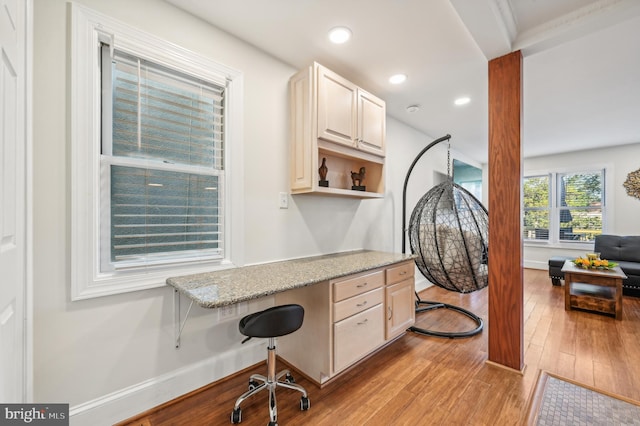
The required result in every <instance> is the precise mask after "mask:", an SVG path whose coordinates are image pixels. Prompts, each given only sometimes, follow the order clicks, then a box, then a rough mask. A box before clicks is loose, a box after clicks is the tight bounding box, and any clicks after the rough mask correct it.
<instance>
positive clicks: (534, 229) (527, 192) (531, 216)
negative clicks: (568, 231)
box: [523, 175, 549, 240]
mask: <svg viewBox="0 0 640 426" xmlns="http://www.w3.org/2000/svg"><path fill="white" fill-rule="evenodd" d="M523 192H524V194H523V195H524V227H523V237H524V238H525V239H532V240H548V239H549V176H548V175H545V176H531V177H525V178H524V184H523Z"/></svg>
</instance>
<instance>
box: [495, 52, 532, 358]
mask: <svg viewBox="0 0 640 426" xmlns="http://www.w3.org/2000/svg"><path fill="white" fill-rule="evenodd" d="M521 120H522V54H521V52H520V51H516V52H513V53H510V54H508V55H505V56H501V57H499V58H496V59H493V60H491V61H489V211H490V212H491V214H490V215H489V247H490V252H491V255H490V256H489V287H488V288H489V316H490V318H491V322H490V323H489V359H490V360H491V361H493V362H495V363H498V364H502V365H504V366H507V367H509V368H512V369H515V370H521V369H522V368H523V367H524V362H523V360H524V337H523V325H524V320H523V277H522V235H521V222H522V218H521V214H520V206H521V192H522V191H521V182H522V144H521V140H520V137H521V133H522V131H521Z"/></svg>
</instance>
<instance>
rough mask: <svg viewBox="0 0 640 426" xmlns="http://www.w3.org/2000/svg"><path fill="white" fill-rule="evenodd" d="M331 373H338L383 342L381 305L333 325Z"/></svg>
mask: <svg viewBox="0 0 640 426" xmlns="http://www.w3.org/2000/svg"><path fill="white" fill-rule="evenodd" d="M333 339H334V342H333V355H334V356H333V371H334V372H338V371H340V370H342V369H344V368H346V367H348V366H350V365H351V364H353V363H354V362H356V361H357V360H359V359H360V358H362V357H363V356H365V355H366V354H368V353H369V352H371V351H373V350H374V349H375V348H377V347H378V346H380V345H381V344H382V343H383V342H384V310H383V308H382V304H379V305H377V306H374V307H373V308H370V309H367V310H366V311H363V312H360V313H359V314H356V315H353V316H352V317H349V318H347V319H345V320H342V321H340V322H337V323H335V324H334V325H333Z"/></svg>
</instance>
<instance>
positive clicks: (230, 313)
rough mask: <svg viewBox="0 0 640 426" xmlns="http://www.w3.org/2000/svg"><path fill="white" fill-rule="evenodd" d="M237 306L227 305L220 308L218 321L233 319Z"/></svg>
mask: <svg viewBox="0 0 640 426" xmlns="http://www.w3.org/2000/svg"><path fill="white" fill-rule="evenodd" d="M236 311H237V308H236V305H225V306H221V307H219V308H218V321H222V320H225V319H229V318H233V317H235V316H236Z"/></svg>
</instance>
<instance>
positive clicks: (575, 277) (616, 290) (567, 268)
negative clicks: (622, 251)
mask: <svg viewBox="0 0 640 426" xmlns="http://www.w3.org/2000/svg"><path fill="white" fill-rule="evenodd" d="M562 272H564V309H565V310H567V311H569V310H571V309H572V308H578V309H584V310H588V311H595V312H601V313H605V314H610V315H614V316H615V317H616V319H617V320H621V319H622V280H623V279H625V278H627V276H626V275H625V274H624V272H622V269H620V267H619V266H616V267H614V268H613V269H610V270H599V269H584V268H580V267H578V266H576V265H575V264H574V263H573V262H572V261H571V260H567V261H565V262H564V266H563V267H562Z"/></svg>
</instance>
